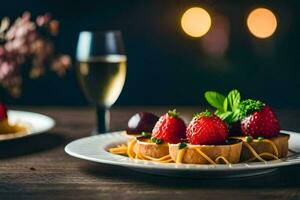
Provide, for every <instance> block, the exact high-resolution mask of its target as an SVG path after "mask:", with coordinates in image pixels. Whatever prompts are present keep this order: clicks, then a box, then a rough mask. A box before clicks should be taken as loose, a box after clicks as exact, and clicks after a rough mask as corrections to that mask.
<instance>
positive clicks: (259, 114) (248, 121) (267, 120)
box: [205, 90, 289, 162]
mask: <svg viewBox="0 0 300 200" xmlns="http://www.w3.org/2000/svg"><path fill="white" fill-rule="evenodd" d="M205 98H206V100H207V101H208V103H209V104H210V105H212V106H213V107H215V108H216V109H217V110H216V112H215V114H216V115H218V116H219V117H220V118H222V119H223V120H224V121H225V122H226V123H227V124H228V126H229V127H230V136H231V137H232V138H238V139H241V140H243V148H242V153H241V161H245V162H249V161H254V160H259V161H263V162H265V161H266V160H274V159H275V160H276V159H279V158H283V157H286V156H287V154H288V140H289V135H287V134H282V133H280V125H279V121H278V118H277V116H276V114H275V113H274V112H273V110H272V109H271V107H270V106H268V105H266V104H265V103H263V102H261V101H259V100H253V99H247V100H243V101H241V96H240V93H239V92H238V91H237V90H232V91H231V92H229V94H228V95H227V97H225V96H223V95H222V94H220V93H218V92H213V91H208V92H206V93H205Z"/></svg>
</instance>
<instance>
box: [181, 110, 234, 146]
mask: <svg viewBox="0 0 300 200" xmlns="http://www.w3.org/2000/svg"><path fill="white" fill-rule="evenodd" d="M186 132H187V134H186V136H187V139H188V141H189V143H191V144H195V145H217V144H224V143H225V140H226V138H227V137H228V127H227V125H226V123H225V122H223V121H222V120H221V119H220V118H219V117H218V116H216V115H214V114H211V113H210V112H208V111H205V112H202V113H199V114H196V115H195V117H194V118H193V119H192V121H191V122H190V124H189V125H188V127H187V131H186Z"/></svg>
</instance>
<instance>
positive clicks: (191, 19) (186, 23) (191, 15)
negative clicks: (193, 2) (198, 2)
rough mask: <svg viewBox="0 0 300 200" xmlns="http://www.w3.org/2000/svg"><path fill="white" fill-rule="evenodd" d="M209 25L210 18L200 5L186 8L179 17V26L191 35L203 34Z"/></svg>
mask: <svg viewBox="0 0 300 200" xmlns="http://www.w3.org/2000/svg"><path fill="white" fill-rule="evenodd" d="M210 26H211V18H210V16H209V14H208V12H207V11H206V10H204V9H203V8H200V7H193V8H190V9H188V10H187V11H186V12H185V13H184V14H183V15H182V18H181V27H182V29H183V30H184V32H185V33H186V34H188V35H189V36H192V37H201V36H203V35H205V34H206V33H207V32H208V31H209V29H210Z"/></svg>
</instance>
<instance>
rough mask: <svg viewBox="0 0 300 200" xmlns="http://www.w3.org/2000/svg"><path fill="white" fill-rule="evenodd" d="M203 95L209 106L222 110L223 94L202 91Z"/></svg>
mask: <svg viewBox="0 0 300 200" xmlns="http://www.w3.org/2000/svg"><path fill="white" fill-rule="evenodd" d="M204 97H205V99H206V101H207V102H208V103H209V104H210V105H211V106H213V107H215V108H217V109H218V110H220V111H224V108H223V105H224V100H225V97H224V95H222V94H220V93H218V92H214V91H207V92H205V93H204Z"/></svg>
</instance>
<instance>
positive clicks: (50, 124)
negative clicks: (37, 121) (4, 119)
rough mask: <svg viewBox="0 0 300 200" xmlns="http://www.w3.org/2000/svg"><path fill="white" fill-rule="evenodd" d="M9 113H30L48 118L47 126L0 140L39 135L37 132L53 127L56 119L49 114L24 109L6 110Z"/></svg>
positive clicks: (44, 131)
mask: <svg viewBox="0 0 300 200" xmlns="http://www.w3.org/2000/svg"><path fill="white" fill-rule="evenodd" d="M9 113H21V114H31V115H35V116H39V117H41V118H44V119H46V120H48V122H49V126H48V127H47V128H44V129H42V130H34V131H30V132H29V133H27V134H16V135H15V137H8V138H4V139H0V142H4V141H11V140H17V139H21V138H25V137H30V136H33V135H39V134H42V133H46V132H48V131H50V130H51V129H53V128H54V127H55V125H56V121H55V120H54V119H53V118H52V117H49V116H47V115H44V114H41V113H37V112H31V111H24V110H13V109H9V110H7V114H8V115H9Z"/></svg>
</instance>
